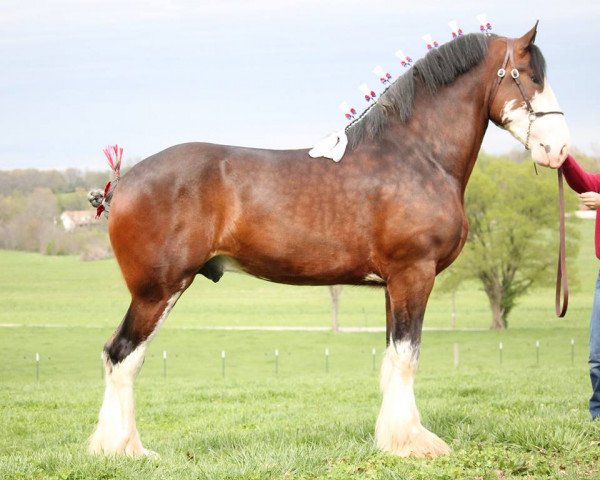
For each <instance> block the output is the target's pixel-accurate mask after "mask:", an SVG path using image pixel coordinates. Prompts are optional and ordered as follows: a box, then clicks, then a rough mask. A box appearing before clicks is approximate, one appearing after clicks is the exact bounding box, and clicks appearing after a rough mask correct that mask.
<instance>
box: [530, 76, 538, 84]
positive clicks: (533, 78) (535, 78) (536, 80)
mask: <svg viewBox="0 0 600 480" xmlns="http://www.w3.org/2000/svg"><path fill="white" fill-rule="evenodd" d="M531 81H532V82H533V83H535V84H537V85H539V84H540V79H539V78H537V77H536V76H535V75H532V76H531Z"/></svg>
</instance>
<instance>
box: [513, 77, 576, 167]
mask: <svg viewBox="0 0 600 480" xmlns="http://www.w3.org/2000/svg"><path fill="white" fill-rule="evenodd" d="M509 80H510V79H509ZM530 102H531V107H532V108H533V111H534V112H557V111H558V112H560V111H561V109H560V106H559V105H558V101H557V100H556V96H555V95H554V92H553V91H552V88H551V87H550V84H549V83H548V81H545V82H544V89H543V90H542V91H541V92H536V93H535V94H534V95H533V97H532V98H531V100H530ZM502 123H503V125H505V128H506V129H507V130H508V131H509V132H510V133H511V134H512V135H513V136H514V137H515V138H516V139H517V140H519V141H520V142H521V143H522V144H523V145H525V146H528V147H529V149H530V150H531V156H532V158H533V160H534V161H535V162H536V163H538V164H540V165H543V166H547V167H552V168H558V167H560V166H561V165H562V162H563V161H564V160H565V158H566V157H567V155H568V153H569V145H570V143H571V137H570V134H569V128H568V127H567V122H566V121H565V117H564V115H559V114H551V115H545V116H543V117H537V118H536V119H535V120H534V121H533V124H532V125H531V130H530V132H529V141H528V145H526V142H527V131H528V129H529V112H528V111H527V107H526V105H525V103H524V102H523V101H522V100H521V98H517V99H513V100H509V101H508V102H506V103H505V104H504V108H503V109H502Z"/></svg>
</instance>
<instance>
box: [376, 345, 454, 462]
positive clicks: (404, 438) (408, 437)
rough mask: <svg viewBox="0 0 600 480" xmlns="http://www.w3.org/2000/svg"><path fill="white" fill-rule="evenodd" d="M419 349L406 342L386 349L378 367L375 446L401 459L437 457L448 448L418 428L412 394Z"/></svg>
mask: <svg viewBox="0 0 600 480" xmlns="http://www.w3.org/2000/svg"><path fill="white" fill-rule="evenodd" d="M417 357H418V347H415V346H413V345H412V344H411V342H410V341H409V340H402V341H400V342H396V343H395V344H392V345H389V346H388V347H387V349H386V351H385V356H384V358H383V364H382V366H381V390H382V392H383V402H382V404H381V410H380V411H379V417H378V418H377V425H376V427H375V443H376V445H377V447H378V448H380V449H381V450H383V451H385V452H389V453H392V454H394V455H398V456H400V457H437V456H439V455H445V454H448V453H450V448H449V447H448V445H446V443H445V442H444V441H443V440H442V439H440V438H439V437H438V436H437V435H435V434H434V433H432V432H430V431H429V430H427V429H426V428H425V427H423V425H421V418H420V416H419V411H418V410H417V405H416V403H415V395H414V390H413V384H414V378H415V371H416V368H417Z"/></svg>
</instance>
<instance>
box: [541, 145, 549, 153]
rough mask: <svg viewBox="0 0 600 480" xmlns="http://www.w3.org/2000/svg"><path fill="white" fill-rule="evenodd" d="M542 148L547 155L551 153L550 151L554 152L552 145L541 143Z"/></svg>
mask: <svg viewBox="0 0 600 480" xmlns="http://www.w3.org/2000/svg"><path fill="white" fill-rule="evenodd" d="M540 147H544V150H545V151H546V153H550V150H552V147H551V146H550V145H544V144H543V143H540Z"/></svg>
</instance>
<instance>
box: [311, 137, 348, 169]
mask: <svg viewBox="0 0 600 480" xmlns="http://www.w3.org/2000/svg"><path fill="white" fill-rule="evenodd" d="M347 145H348V137H347V136H346V132H345V131H344V129H342V130H340V131H339V132H335V133H332V134H331V135H329V136H327V137H325V138H323V139H322V140H320V141H319V142H318V143H317V144H316V145H315V146H314V147H313V148H312V149H311V150H310V151H309V152H308V154H309V155H310V156H311V157H313V158H317V157H325V158H331V159H332V160H333V161H334V162H339V161H340V160H341V159H342V157H343V156H344V152H345V151H346V146H347Z"/></svg>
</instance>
